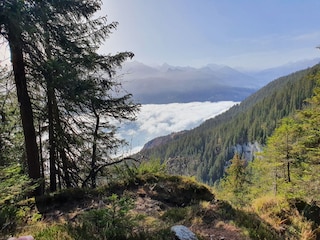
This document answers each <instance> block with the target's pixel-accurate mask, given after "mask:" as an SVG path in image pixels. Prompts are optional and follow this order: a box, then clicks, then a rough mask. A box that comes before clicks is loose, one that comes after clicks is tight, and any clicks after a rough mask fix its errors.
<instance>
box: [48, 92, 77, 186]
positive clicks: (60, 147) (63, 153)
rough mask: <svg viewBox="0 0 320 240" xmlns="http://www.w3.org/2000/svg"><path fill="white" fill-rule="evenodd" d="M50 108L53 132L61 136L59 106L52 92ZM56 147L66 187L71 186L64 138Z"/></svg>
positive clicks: (56, 137)
mask: <svg viewBox="0 0 320 240" xmlns="http://www.w3.org/2000/svg"><path fill="white" fill-rule="evenodd" d="M52 108H53V120H54V122H55V125H54V126H55V132H56V133H58V134H56V135H60V136H59V137H63V130H62V127H61V121H60V116H59V108H58V104H57V99H56V96H55V95H54V94H53V95H52ZM59 137H58V136H55V141H58V139H59ZM56 148H57V150H58V152H59V154H60V157H61V160H62V171H63V174H64V177H63V180H64V181H65V184H66V187H67V188H71V187H72V183H71V178H70V175H69V171H68V168H69V164H68V163H69V161H68V157H67V154H66V151H65V149H64V140H63V141H61V140H60V141H58V144H56Z"/></svg>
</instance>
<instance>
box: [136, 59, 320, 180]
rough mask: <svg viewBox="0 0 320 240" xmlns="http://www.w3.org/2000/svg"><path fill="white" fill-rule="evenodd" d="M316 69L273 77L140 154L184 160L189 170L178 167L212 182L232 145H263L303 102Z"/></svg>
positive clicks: (217, 176)
mask: <svg viewBox="0 0 320 240" xmlns="http://www.w3.org/2000/svg"><path fill="white" fill-rule="evenodd" d="M319 69H320V66H319V65H316V66H314V67H312V68H309V69H306V70H302V71H298V72H295V73H292V74H290V75H288V76H285V77H281V78H279V79H276V80H275V81H273V82H271V83H269V84H268V85H267V86H265V87H263V88H262V89H261V90H259V91H257V92H256V93H255V94H253V95H251V96H250V97H248V98H247V99H245V100H244V101H243V102H241V104H239V105H236V106H234V107H232V108H231V109H229V110H228V111H227V112H225V113H223V114H221V115H219V116H217V117H215V118H213V119H210V120H207V121H206V122H204V123H203V124H201V125H200V126H199V127H197V128H195V129H193V130H191V131H188V132H186V133H184V134H181V135H179V137H177V138H175V139H174V140H172V141H169V142H167V143H166V144H163V145H161V146H159V147H155V148H153V149H148V150H142V152H141V154H142V155H144V156H148V157H151V158H160V159H161V160H162V161H164V162H166V161H168V160H169V162H170V163H172V164H173V165H174V164H175V163H174V162H175V161H182V162H187V163H188V164H187V168H188V171H186V170H185V169H181V172H188V173H189V174H190V175H195V176H197V178H198V179H199V180H201V181H203V182H205V183H209V184H213V183H214V182H215V181H217V180H219V179H220V178H221V177H222V176H223V170H224V168H225V166H226V161H228V160H230V159H231V158H232V157H233V155H234V151H235V150H234V146H235V145H237V144H240V145H243V144H248V143H254V142H257V143H259V144H261V145H264V144H265V143H266V139H267V137H269V136H270V135H271V134H272V133H273V131H274V129H275V128H276V127H277V126H278V125H279V124H280V120H281V119H282V118H283V117H286V116H289V115H291V114H293V113H294V112H295V111H296V110H298V109H302V108H303V107H304V106H305V105H306V102H305V100H306V99H307V98H309V97H311V96H312V94H313V88H314V86H315V84H316V81H317V76H318V75H317V74H318V71H319ZM177 172H179V170H178V171H177Z"/></svg>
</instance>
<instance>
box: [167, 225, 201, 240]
mask: <svg viewBox="0 0 320 240" xmlns="http://www.w3.org/2000/svg"><path fill="white" fill-rule="evenodd" d="M171 231H172V232H173V233H174V234H175V237H176V239H179V240H198V238H197V236H196V235H195V234H194V233H193V232H192V231H191V230H190V229H189V228H187V227H186V226H183V225H175V226H173V227H171Z"/></svg>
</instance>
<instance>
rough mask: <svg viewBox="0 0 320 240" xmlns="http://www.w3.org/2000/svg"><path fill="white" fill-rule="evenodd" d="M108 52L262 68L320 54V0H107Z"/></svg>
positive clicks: (191, 63)
mask: <svg viewBox="0 0 320 240" xmlns="http://www.w3.org/2000/svg"><path fill="white" fill-rule="evenodd" d="M103 2H104V5H103V9H102V12H101V14H106V15H107V16H108V19H109V21H117V22H119V26H118V28H117V30H116V31H115V32H114V33H113V34H112V35H110V38H109V39H108V40H107V41H106V43H105V44H104V46H103V47H102V48H101V52H103V53H106V54H108V53H116V52H119V51H127V50H128V51H132V52H134V53H135V58H134V60H136V61H140V62H143V63H145V64H150V65H157V64H162V63H168V64H171V65H179V66H194V67H200V66H204V65H206V64H208V63H216V64H226V65H229V66H231V67H240V68H246V69H262V68H267V67H273V66H278V65H281V64H285V63H288V62H296V61H300V60H306V59H313V58H317V57H320V51H319V50H318V49H316V48H315V47H316V46H318V45H320V24H319V23H320V1H319V0H303V1H302V0H103Z"/></svg>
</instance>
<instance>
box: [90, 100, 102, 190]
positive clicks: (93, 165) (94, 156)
mask: <svg viewBox="0 0 320 240" xmlns="http://www.w3.org/2000/svg"><path fill="white" fill-rule="evenodd" d="M92 106H93V112H94V115H95V117H96V123H95V129H94V133H93V144H92V157H91V173H90V175H91V187H92V188H96V187H97V173H96V171H95V170H96V164H97V139H98V130H99V125H100V117H99V114H98V113H97V112H96V111H95V108H94V105H93V104H92Z"/></svg>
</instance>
